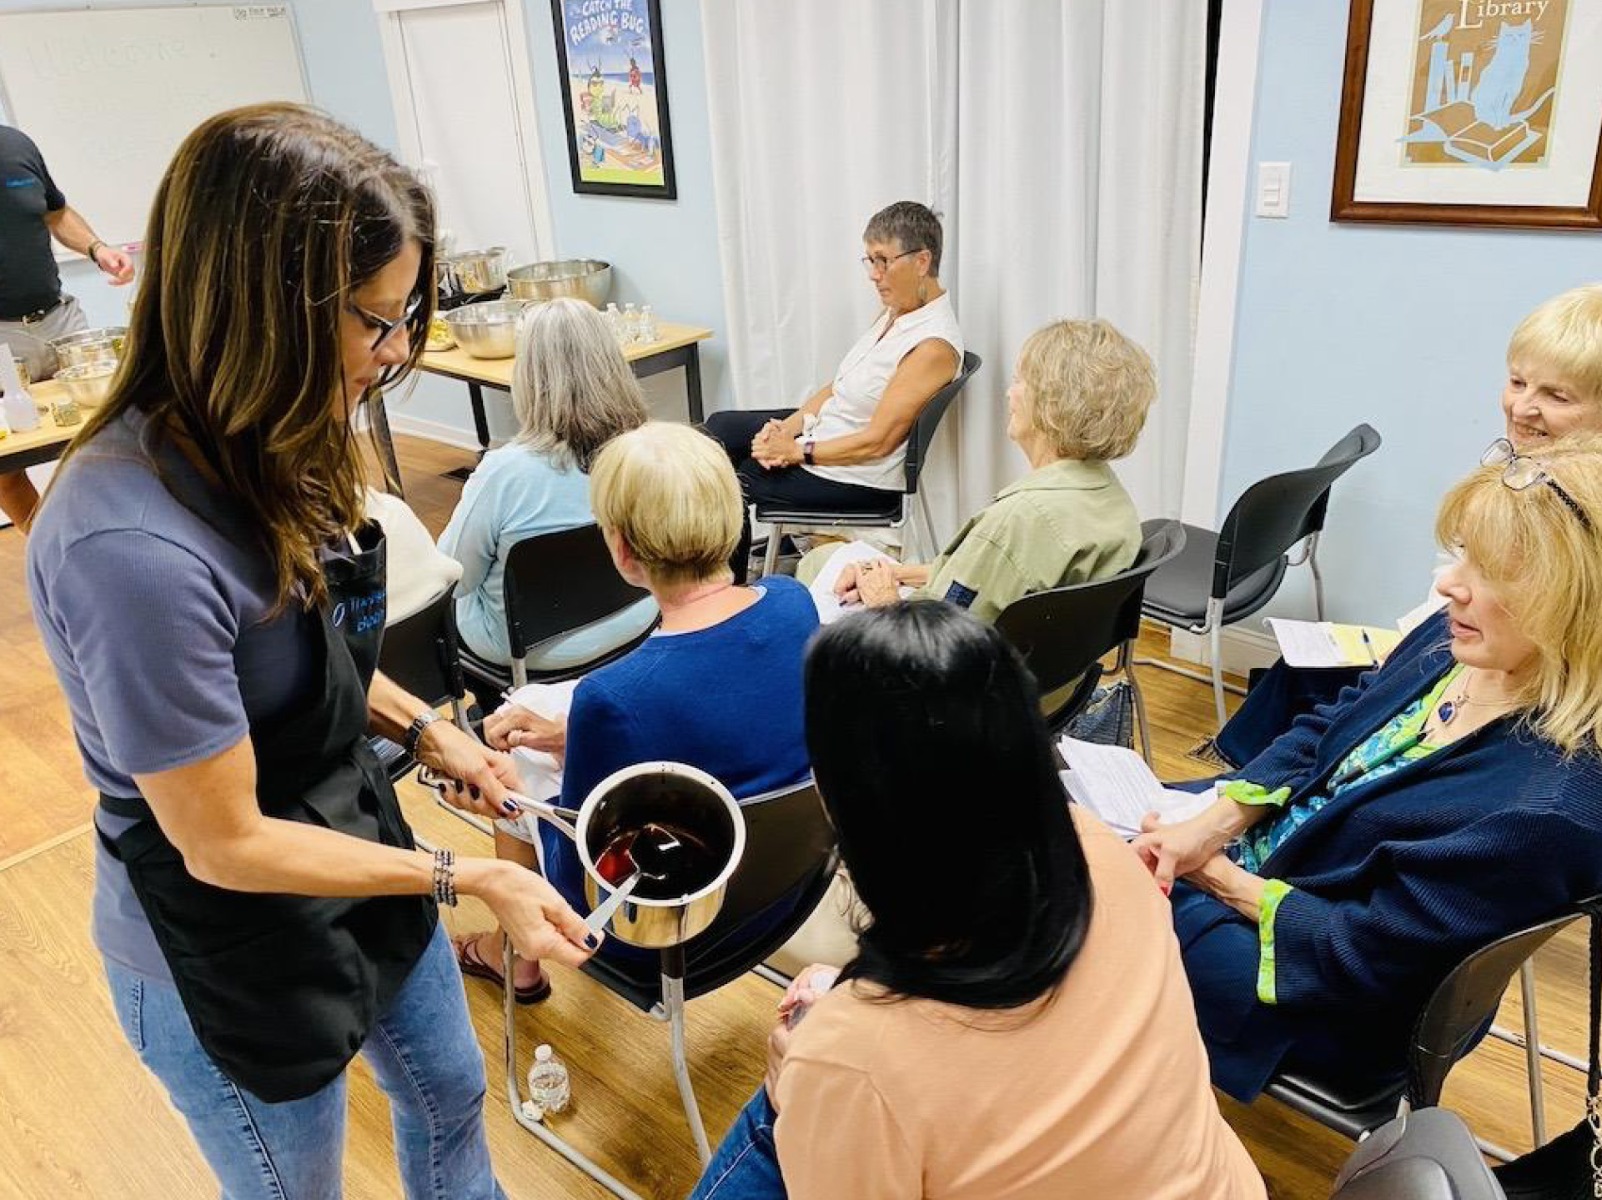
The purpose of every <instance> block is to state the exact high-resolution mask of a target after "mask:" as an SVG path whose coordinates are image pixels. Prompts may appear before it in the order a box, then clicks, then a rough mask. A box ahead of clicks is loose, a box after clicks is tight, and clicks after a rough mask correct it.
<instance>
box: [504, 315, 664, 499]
mask: <svg viewBox="0 0 1602 1200" xmlns="http://www.w3.org/2000/svg"><path fill="white" fill-rule="evenodd" d="M512 410H513V411H514V412H515V413H516V414H517V423H518V426H519V429H518V433H517V439H516V440H517V441H519V442H521V443H522V444H523V445H525V446H527V447H528V448H529V449H531V450H535V451H538V452H539V453H540V454H543V455H545V456H546V457H548V458H550V459H551V461H552V462H554V463H555V464H556V465H557V466H559V467H575V466H576V467H577V468H578V469H579V470H581V471H588V470H589V469H590V464H591V463H592V462H594V461H595V456H596V454H597V453H599V451H600V449H601V447H602V446H604V445H605V444H606V443H607V442H609V441H611V440H612V439H613V438H615V437H616V436H617V435H618V434H620V433H627V432H628V431H629V430H630V429H634V428H637V427H638V426H640V425H643V424H644V423H645V417H646V412H645V398H644V397H643V396H642V395H641V394H640V384H639V381H638V380H636V379H635V378H634V372H633V371H631V370H630V369H629V364H628V362H627V360H625V359H624V357H623V351H622V350H621V349H620V348H619V347H618V344H617V338H615V337H613V336H612V330H611V328H610V327H609V326H608V325H607V323H606V318H605V317H603V316H602V315H601V314H600V313H599V312H598V311H596V309H595V307H594V306H593V305H590V304H587V303H585V302H584V301H583V300H574V299H572V298H570V297H566V296H564V297H561V298H558V299H556V300H547V301H546V302H545V303H544V304H536V305H533V306H532V307H530V308H529V309H528V311H527V312H525V313H524V314H523V321H522V324H521V325H520V326H519V328H518V334H517V366H516V368H515V369H514V370H513V372H512Z"/></svg>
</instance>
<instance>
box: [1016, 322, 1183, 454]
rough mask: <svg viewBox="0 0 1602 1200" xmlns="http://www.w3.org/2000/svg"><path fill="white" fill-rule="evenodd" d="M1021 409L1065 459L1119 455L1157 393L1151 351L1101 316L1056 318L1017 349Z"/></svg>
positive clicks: (1143, 420)
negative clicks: (1094, 317) (1022, 406)
mask: <svg viewBox="0 0 1602 1200" xmlns="http://www.w3.org/2000/svg"><path fill="white" fill-rule="evenodd" d="M1018 379H1019V381H1020V382H1022V384H1023V385H1024V393H1025V394H1024V399H1025V415H1026V416H1027V418H1028V420H1029V422H1030V423H1031V424H1032V425H1033V426H1034V427H1035V428H1036V429H1038V430H1039V431H1040V432H1041V433H1043V434H1044V435H1045V436H1046V439H1047V441H1048V443H1049V444H1050V446H1051V448H1052V449H1053V450H1054V451H1056V453H1057V454H1058V455H1059V456H1060V457H1062V458H1077V459H1100V460H1108V459H1114V458H1123V457H1124V456H1125V455H1127V454H1129V453H1130V452H1132V451H1133V450H1134V448H1135V442H1136V441H1138V440H1139V438H1140V431H1141V430H1142V429H1144V428H1145V427H1146V414H1147V412H1149V411H1150V409H1151V405H1152V401H1154V400H1155V399H1156V398H1157V369H1156V368H1155V367H1154V366H1153V365H1152V361H1151V355H1149V354H1147V353H1146V352H1145V351H1144V350H1142V349H1141V348H1140V347H1139V346H1137V345H1135V343H1134V342H1132V341H1130V340H1129V339H1128V338H1126V337H1125V336H1124V335H1123V334H1121V333H1119V332H1118V330H1117V329H1115V328H1114V327H1113V325H1112V323H1111V322H1110V321H1104V320H1101V319H1100V318H1099V317H1098V318H1097V319H1096V320H1093V321H1053V322H1052V323H1051V324H1050V325H1047V326H1045V327H1044V328H1041V329H1037V330H1036V331H1035V332H1034V333H1032V334H1030V335H1029V340H1028V341H1026V342H1025V343H1024V344H1023V349H1022V350H1021V351H1019V353H1018Z"/></svg>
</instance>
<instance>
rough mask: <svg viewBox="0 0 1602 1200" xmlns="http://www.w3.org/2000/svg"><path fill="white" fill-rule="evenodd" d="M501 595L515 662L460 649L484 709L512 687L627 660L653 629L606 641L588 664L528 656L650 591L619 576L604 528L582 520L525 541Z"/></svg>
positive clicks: (509, 560)
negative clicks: (553, 663)
mask: <svg viewBox="0 0 1602 1200" xmlns="http://www.w3.org/2000/svg"><path fill="white" fill-rule="evenodd" d="M504 579H505V582H504V593H503V594H504V596H505V600H506V639H507V643H508V647H509V649H510V651H511V659H512V662H511V666H510V667H504V666H501V665H500V664H499V663H491V662H486V661H485V660H484V659H482V658H479V657H478V656H477V655H475V654H473V653H472V652H471V651H470V650H466V649H464V650H463V651H462V669H463V671H464V672H465V673H466V676H467V680H468V683H469V684H470V685H471V686H472V688H473V690H474V692H476V693H477V694H478V696H479V700H480V703H483V704H484V705H485V706H486V707H488V706H489V704H490V703H491V702H492V700H493V698H494V697H497V696H499V695H500V694H501V693H502V692H504V691H506V689H507V688H512V687H522V686H523V685H524V684H526V683H555V682H558V681H560V680H564V679H575V678H577V677H578V676H580V675H584V674H587V673H588V672H590V671H593V670H594V669H595V668H596V667H599V666H602V665H604V664H606V663H609V662H611V661H613V660H614V659H618V658H621V657H623V655H625V654H627V653H628V652H629V651H630V650H633V649H634V648H635V647H636V646H638V645H639V644H640V643H641V642H643V641H644V640H645V639H646V638H647V637H648V636H649V635H650V632H651V628H654V627H655V622H652V625H651V627H650V628H647V629H645V630H643V631H642V632H641V633H639V634H638V635H637V636H635V637H632V638H629V639H628V640H626V641H624V642H622V643H620V644H618V645H615V646H609V647H607V648H606V649H604V650H602V651H601V652H599V653H597V654H596V655H594V656H592V657H591V658H588V659H586V660H585V661H583V662H578V663H572V664H569V665H565V666H562V667H557V668H549V669H545V670H538V669H536V670H533V671H531V670H529V668H528V666H527V663H526V661H525V660H526V659H527V657H528V656H529V655H530V654H531V653H534V652H537V651H539V650H540V649H542V648H543V647H545V646H547V645H549V644H550V643H551V642H553V641H555V640H556V639H557V638H561V637H564V636H566V635H568V634H572V633H576V632H577V631H579V630H581V629H584V628H586V627H588V626H590V625H595V624H598V623H599V622H601V621H604V620H606V619H607V618H609V617H613V616H616V615H617V614H618V613H620V612H622V611H623V610H624V609H626V608H628V607H629V606H630V605H632V604H636V603H638V602H639V601H640V600H642V599H644V598H646V597H647V596H649V595H650V593H648V592H646V591H645V590H644V589H642V588H637V587H635V586H634V585H633V584H632V583H629V582H628V581H626V580H625V579H624V578H623V577H622V576H621V575H619V574H618V573H617V568H616V567H615V566H613V565H612V555H611V553H610V552H609V551H608V550H607V548H606V539H605V538H604V537H602V536H601V527H600V526H599V525H595V524H590V525H579V526H577V527H575V528H573V529H563V530H560V531H558V532H556V533H542V534H538V535H536V536H534V537H531V538H525V539H523V540H522V541H521V542H518V543H517V544H516V545H515V546H513V547H512V550H511V553H510V554H508V555H507V556H506V573H505V577H504Z"/></svg>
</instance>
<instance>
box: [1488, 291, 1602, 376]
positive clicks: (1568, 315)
mask: <svg viewBox="0 0 1602 1200" xmlns="http://www.w3.org/2000/svg"><path fill="white" fill-rule="evenodd" d="M1507 361H1508V365H1509V366H1510V367H1511V366H1513V365H1514V364H1520V365H1523V366H1524V367H1525V368H1526V369H1528V368H1529V367H1530V366H1536V365H1539V366H1543V367H1547V368H1549V369H1550V370H1552V371H1555V372H1556V373H1557V374H1558V375H1560V376H1562V377H1563V379H1564V380H1565V381H1566V382H1568V383H1571V384H1573V385H1574V386H1575V387H1577V388H1579V389H1580V390H1581V391H1583V392H1584V393H1585V396H1584V398H1585V399H1587V400H1590V401H1592V402H1594V403H1602V283H1588V284H1586V285H1585V286H1584V287H1577V288H1570V289H1569V290H1568V291H1566V292H1563V293H1562V294H1560V295H1557V296H1553V297H1552V298H1551V299H1550V300H1548V301H1546V302H1545V303H1544V304H1542V305H1541V306H1540V307H1538V308H1537V309H1536V310H1535V311H1534V312H1532V313H1531V314H1530V315H1529V316H1527V317H1525V318H1524V320H1522V321H1520V322H1519V327H1518V328H1517V329H1515V330H1514V331H1513V338H1512V340H1511V341H1510V342H1508V346H1507Z"/></svg>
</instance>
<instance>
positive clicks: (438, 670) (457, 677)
mask: <svg viewBox="0 0 1602 1200" xmlns="http://www.w3.org/2000/svg"><path fill="white" fill-rule="evenodd" d="M458 647H459V643H458V642H457V640H456V594H455V589H454V588H448V589H446V591H445V593H444V594H443V595H441V596H439V597H437V598H435V599H433V600H430V601H429V602H428V604H427V605H426V606H425V607H424V608H422V609H419V610H418V611H417V612H414V613H413V614H412V615H411V616H409V617H406V618H405V619H403V620H400V621H396V622H395V623H394V624H393V625H389V626H386V627H385V629H384V637H383V641H382V642H380V643H379V649H378V669H379V670H380V671H382V672H383V673H384V674H385V675H388V676H389V677H390V678H391V679H393V680H394V681H395V682H396V683H398V684H400V685H401V687H403V688H405V689H406V690H407V691H408V692H410V693H412V695H414V696H416V697H418V698H419V699H421V700H426V701H427V702H428V703H429V704H433V705H439V704H444V703H445V702H446V701H447V700H460V699H462V697H463V696H465V695H466V694H467V684H466V681H465V680H463V678H462V660H461V655H460V654H459V653H458Z"/></svg>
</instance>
